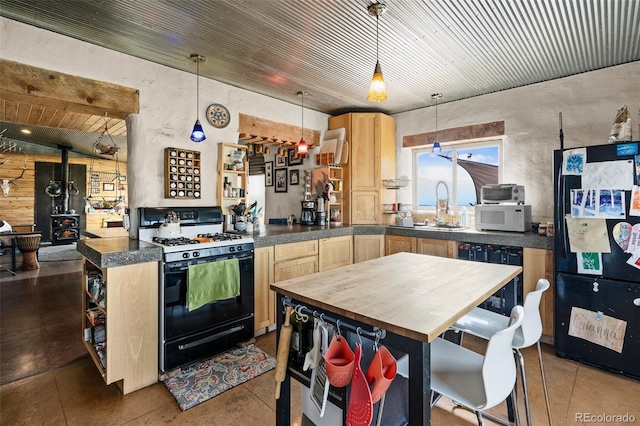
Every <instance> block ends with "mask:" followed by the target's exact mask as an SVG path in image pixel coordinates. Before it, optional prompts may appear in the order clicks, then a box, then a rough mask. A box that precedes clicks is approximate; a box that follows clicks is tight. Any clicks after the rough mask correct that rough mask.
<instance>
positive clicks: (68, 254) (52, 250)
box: [38, 244, 82, 262]
mask: <svg viewBox="0 0 640 426" xmlns="http://www.w3.org/2000/svg"><path fill="white" fill-rule="evenodd" d="M80 259H82V255H81V254H80V253H79V252H78V251H76V245H75V244H66V245H60V246H42V247H40V249H38V261H39V262H60V261H64V260H80Z"/></svg>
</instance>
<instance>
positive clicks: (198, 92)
mask: <svg viewBox="0 0 640 426" xmlns="http://www.w3.org/2000/svg"><path fill="white" fill-rule="evenodd" d="M199 108H200V55H198V56H197V57H196V120H197V119H198V118H199V117H198V109H199Z"/></svg>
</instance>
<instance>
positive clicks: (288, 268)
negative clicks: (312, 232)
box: [273, 256, 318, 282]
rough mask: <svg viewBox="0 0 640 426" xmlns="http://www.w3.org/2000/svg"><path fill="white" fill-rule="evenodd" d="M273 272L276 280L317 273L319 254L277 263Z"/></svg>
mask: <svg viewBox="0 0 640 426" xmlns="http://www.w3.org/2000/svg"><path fill="white" fill-rule="evenodd" d="M273 272H274V274H273V275H274V281H275V282H280V281H285V280H290V279H292V278H299V277H304V276H306V275H311V274H315V273H316V272H318V256H310V257H303V258H300V259H293V260H287V261H284V262H280V263H276V264H275V265H274V268H273Z"/></svg>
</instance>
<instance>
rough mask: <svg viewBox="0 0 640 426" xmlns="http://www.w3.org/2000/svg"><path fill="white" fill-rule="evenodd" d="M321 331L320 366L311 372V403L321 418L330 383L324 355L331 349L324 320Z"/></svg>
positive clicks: (321, 321)
mask: <svg viewBox="0 0 640 426" xmlns="http://www.w3.org/2000/svg"><path fill="white" fill-rule="evenodd" d="M318 328H319V329H320V335H321V336H320V357H319V358H318V366H317V367H316V368H314V369H313V370H312V371H311V389H310V390H311V401H312V402H313V404H314V405H315V406H316V408H317V409H318V411H319V412H320V417H323V416H324V410H325V408H326V406H327V400H328V399H329V387H330V383H329V381H328V380H327V368H326V366H325V363H324V354H325V353H326V352H327V348H328V347H329V330H328V327H327V324H326V323H325V322H324V321H323V320H321V319H320V320H318Z"/></svg>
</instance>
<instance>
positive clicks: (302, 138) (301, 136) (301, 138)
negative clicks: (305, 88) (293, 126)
mask: <svg viewBox="0 0 640 426" xmlns="http://www.w3.org/2000/svg"><path fill="white" fill-rule="evenodd" d="M301 98H302V103H301V105H302V109H301V115H302V119H301V120H300V122H301V123H302V133H301V135H300V140H304V92H302V95H301Z"/></svg>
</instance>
